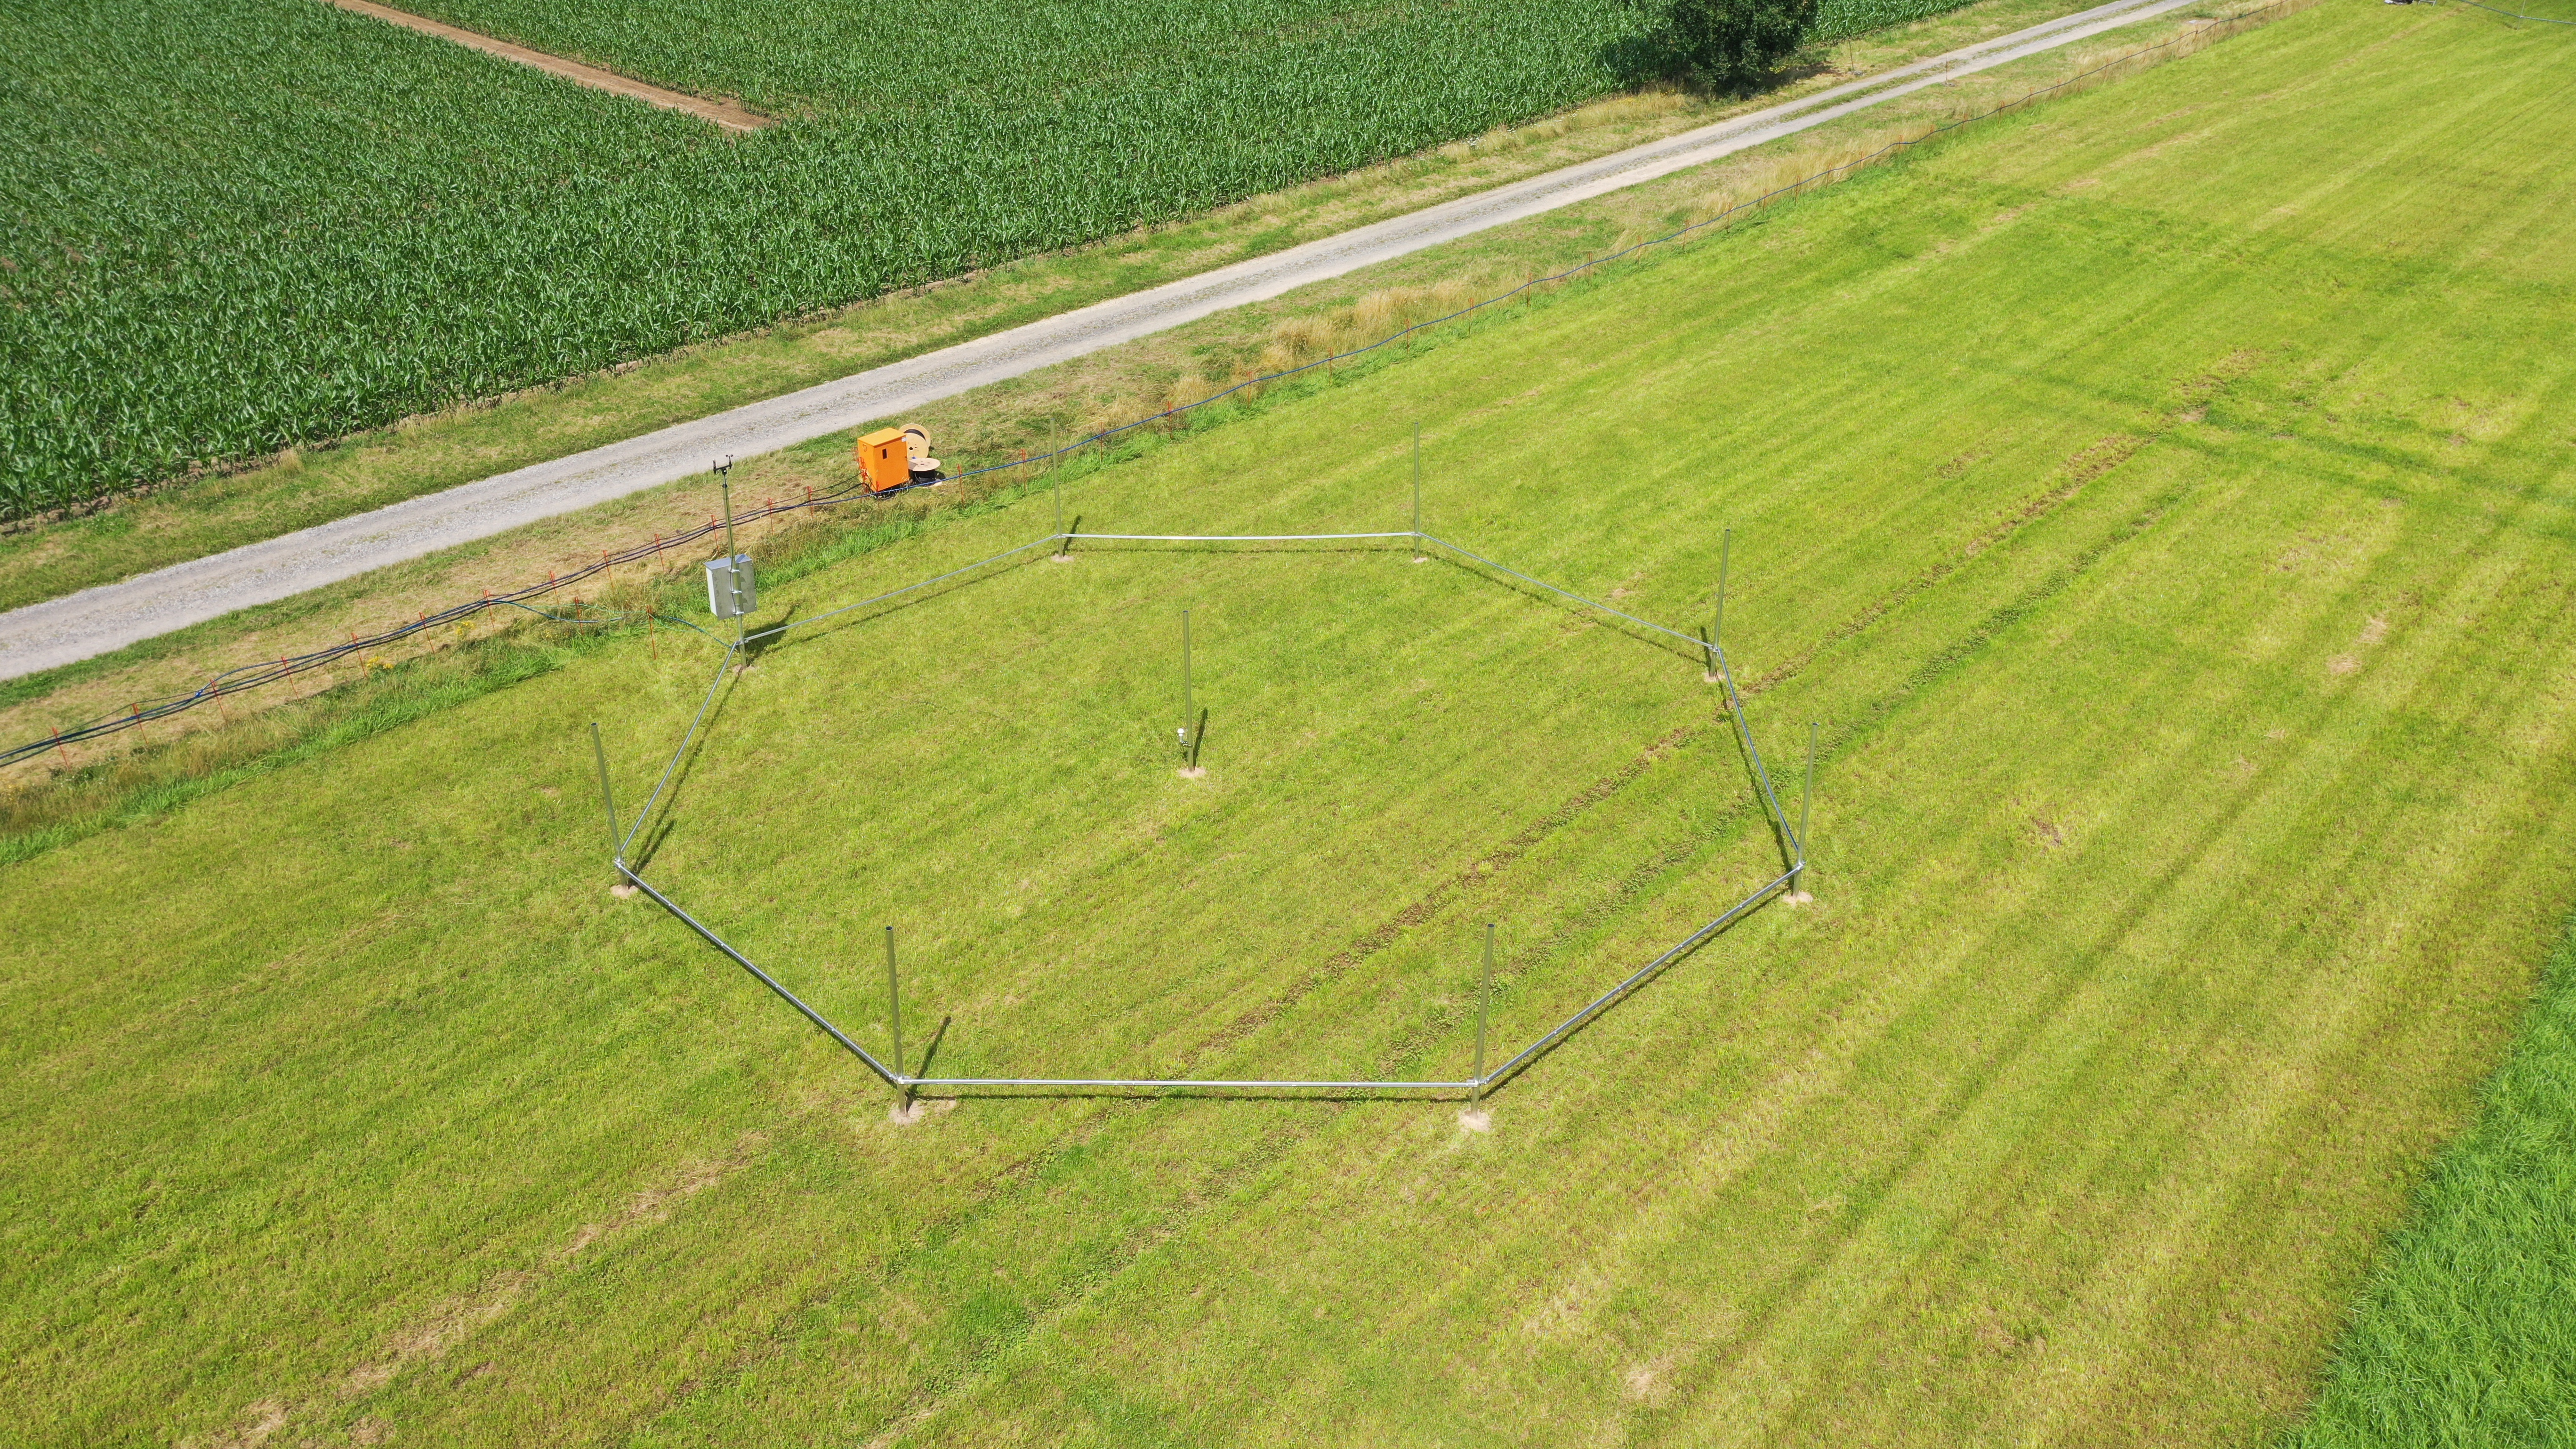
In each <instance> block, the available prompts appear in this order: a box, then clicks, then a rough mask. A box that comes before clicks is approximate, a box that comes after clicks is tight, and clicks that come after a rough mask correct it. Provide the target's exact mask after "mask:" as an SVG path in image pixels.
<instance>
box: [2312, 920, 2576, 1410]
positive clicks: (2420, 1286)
mask: <svg viewBox="0 0 2576 1449" xmlns="http://www.w3.org/2000/svg"><path fill="white" fill-rule="evenodd" d="M2571 1284H2576V912H2571V913H2570V914H2569V916H2568V918H2567V923H2566V926H2565V928H2564V930H2563V932H2562V934H2561V936H2560V938H2559V942H2558V946H2557V949H2556V950H2554V951H2552V952H2551V953H2550V955H2549V961H2548V964H2547V966H2546V967H2544V968H2543V972H2542V978H2541V983H2540V989H2539V992H2538V994H2537V995H2536V996H2535V997H2534V999H2533V1001H2532V1003H2531V1005H2530V1007H2529V1008H2528V1010H2527V1011H2526V1012H2525V1013H2524V1016H2523V1020H2522V1024H2521V1029H2520V1031H2519V1032H2518V1033H2517V1034H2516V1036H2515V1039H2514V1044H2513V1048H2512V1052H2511V1054H2510V1055H2509V1056H2507V1057H2506V1058H2505V1061H2504V1065H2503V1066H2501V1067H2499V1068H2498V1069H2497V1070H2496V1074H2495V1075H2494V1076H2493V1077H2492V1078H2490V1079H2489V1080H2488V1082H2487V1084H2486V1086H2485V1087H2484V1088H2483V1089H2482V1090H2481V1091H2480V1092H2479V1094H2478V1108H2477V1117H2476V1120H2475V1122H2474V1123H2473V1124H2472V1125H2471V1127H2470V1128H2469V1130H2468V1133H2467V1135H2466V1136H2464V1137H2462V1138H2460V1139H2459V1140H2458V1141H2456V1142H2454V1143H2453V1144H2451V1146H2450V1147H2448V1148H2447V1149H2445V1150H2444V1151H2443V1152H2442V1154H2441V1155H2440V1156H2439V1157H2438V1158H2436V1159H2435V1160H2434V1163H2433V1167H2432V1170H2431V1172H2430V1173H2429V1174H2428V1175H2427V1177H2426V1178H2425V1181H2424V1183H2423V1186H2422V1187H2421V1188H2420V1189H2419V1190H2418V1192H2417V1195H2416V1205H2415V1213H2414V1218H2413V1221H2411V1222H2410V1223H2409V1224H2408V1225H2407V1226H2406V1227H2404V1228H2402V1229H2400V1230H2399V1231H2398V1232H2397V1233H2396V1234H2395V1235H2394V1236H2393V1237H2391V1238H2390V1240H2389V1242H2388V1244H2387V1246H2386V1247H2385V1248H2384V1249H2383V1250H2382V1252H2381V1255H2380V1259H2379V1263H2378V1266H2377V1268H2376V1269H2375V1270H2374V1271H2373V1273H2372V1274H2371V1278H2370V1282H2369V1286H2367V1287H2366V1288H2364V1289H2363V1291H2362V1293H2361V1294H2360V1296H2359V1298H2358V1299H2357V1300H2356V1302H2355V1304H2354V1307H2353V1311H2352V1318H2351V1321H2350V1322H2349V1323H2348V1324H2347V1325H2346V1327H2345V1329H2344V1332H2343V1338H2342V1342H2341V1343H2340V1344H2339V1345H2338V1346H2337V1348H2336V1350H2335V1356H2334V1361H2333V1363H2332V1366H2331V1367H2330V1368H2329V1369H2328V1370H2327V1372H2326V1378H2325V1386H2324V1391H2323V1393H2322V1394H2321V1395H2320V1397H2319V1398H2318V1400H2317V1404H2316V1407H2315V1410H2314V1411H2313V1412H2312V1413H2311V1415H2310V1416H2309V1418H2308V1419H2307V1421H2306V1422H2305V1423H2303V1424H2301V1425H2300V1426H2299V1427H2298V1428H2296V1429H2295V1430H2293V1431H2291V1432H2290V1433H2289V1434H2287V1435H2285V1436H2283V1438H2282V1439H2281V1440H2280V1442H2279V1445H2278V1449H2382V1446H2395V1445H2436V1444H2438V1445H2472V1444H2499V1445H2501V1444H2513V1445H2527V1446H2539V1445H2562V1444H2576V1311H2571V1308H2570V1298H2569V1293H2570V1285H2571Z"/></svg>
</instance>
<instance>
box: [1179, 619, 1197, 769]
mask: <svg viewBox="0 0 2576 1449" xmlns="http://www.w3.org/2000/svg"><path fill="white" fill-rule="evenodd" d="M1198 717H1199V716H1198V696H1197V695H1196V694H1194V693H1193V692H1192V691H1191V689H1190V611H1189V610H1187V609H1183V610H1182V611H1181V763H1182V764H1184V765H1187V764H1191V763H1193V761H1192V760H1191V759H1190V731H1191V729H1192V728H1193V727H1194V726H1196V724H1197V723H1198Z"/></svg>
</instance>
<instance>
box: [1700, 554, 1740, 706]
mask: <svg viewBox="0 0 2576 1449" xmlns="http://www.w3.org/2000/svg"><path fill="white" fill-rule="evenodd" d="M1734 546H1735V530H1734V529H1731V528H1730V529H1727V530H1725V531H1724V532H1722V533H1720V534H1719V535H1718V536H1717V613H1716V615H1715V616H1714V617H1712V618H1711V619H1710V620H1709V621H1708V673H1706V674H1704V675H1702V676H1701V678H1702V679H1703V680H1704V681H1705V682H1707V683H1710V684H1715V683H1717V651H1718V649H1719V648H1720V647H1721V646H1720V645H1719V644H1718V642H1717V635H1718V631H1719V630H1721V629H1723V628H1725V627H1726V555H1727V553H1728V551H1729V550H1731V549H1733V548H1734Z"/></svg>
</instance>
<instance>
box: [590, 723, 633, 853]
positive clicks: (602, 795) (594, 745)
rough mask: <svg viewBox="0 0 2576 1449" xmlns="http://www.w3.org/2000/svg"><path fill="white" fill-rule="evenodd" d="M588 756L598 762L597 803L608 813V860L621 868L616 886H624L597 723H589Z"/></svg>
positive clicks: (620, 844)
mask: <svg viewBox="0 0 2576 1449" xmlns="http://www.w3.org/2000/svg"><path fill="white" fill-rule="evenodd" d="M590 755H591V758H592V759H594V760H597V761H598V762H599V803H600V805H601V806H602V807H603V808H605V809H606V810H607V811H608V858H609V859H610V860H612V861H615V862H616V863H617V864H618V866H619V867H621V870H620V874H619V877H618V884H620V885H623V884H625V876H624V873H623V869H622V868H623V867H624V866H625V864H626V851H625V849H624V844H625V842H623V841H621V840H619V839H618V836H617V798H616V797H615V796H613V795H611V794H609V793H608V750H607V749H606V747H604V746H602V745H601V744H600V742H599V721H597V720H592V721H591V722H590Z"/></svg>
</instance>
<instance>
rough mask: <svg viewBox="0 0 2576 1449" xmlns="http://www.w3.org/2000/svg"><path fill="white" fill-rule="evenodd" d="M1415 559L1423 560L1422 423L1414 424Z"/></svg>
mask: <svg viewBox="0 0 2576 1449" xmlns="http://www.w3.org/2000/svg"><path fill="white" fill-rule="evenodd" d="M1413 561H1414V562H1415V563H1420V562H1422V424H1420V423H1415V424H1414V425H1413Z"/></svg>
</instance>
